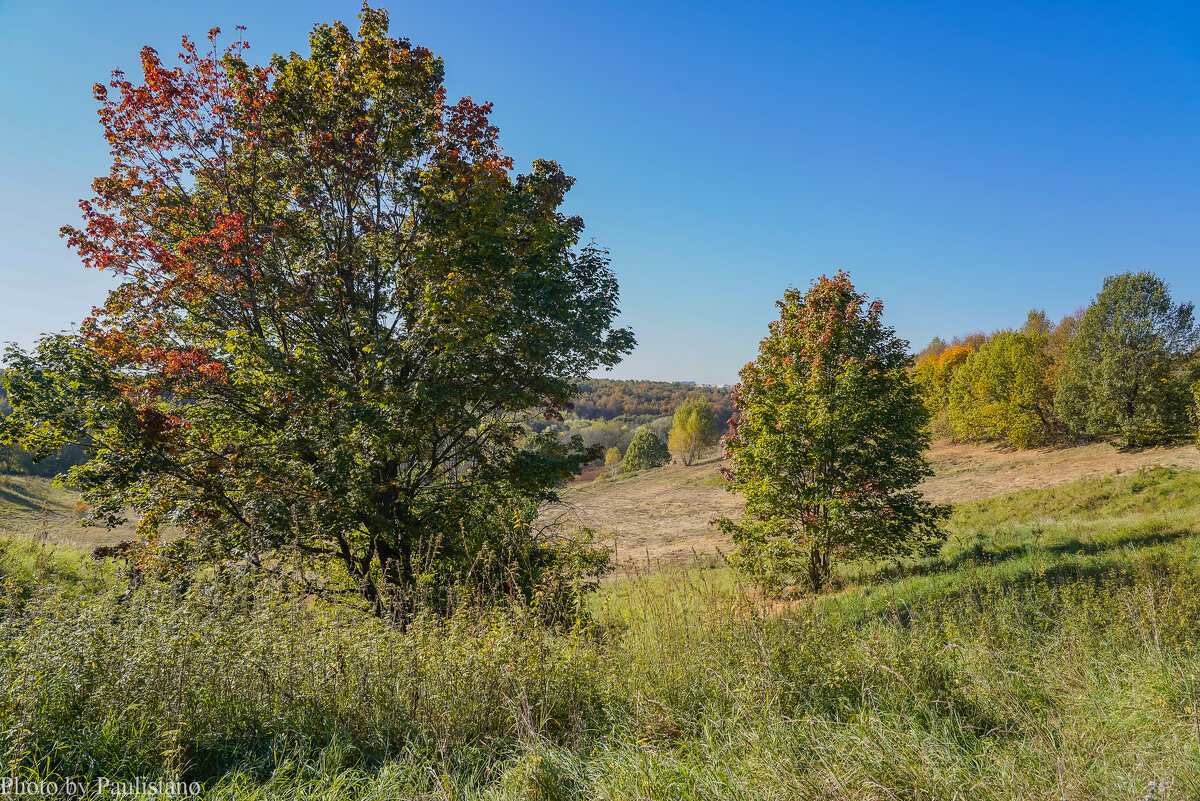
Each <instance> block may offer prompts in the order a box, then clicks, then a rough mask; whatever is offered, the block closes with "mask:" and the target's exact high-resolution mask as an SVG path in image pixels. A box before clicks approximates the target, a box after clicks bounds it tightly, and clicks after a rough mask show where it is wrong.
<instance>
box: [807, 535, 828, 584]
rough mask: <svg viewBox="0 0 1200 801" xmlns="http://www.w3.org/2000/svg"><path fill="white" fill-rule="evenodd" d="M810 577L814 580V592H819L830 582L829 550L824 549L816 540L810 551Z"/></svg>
mask: <svg viewBox="0 0 1200 801" xmlns="http://www.w3.org/2000/svg"><path fill="white" fill-rule="evenodd" d="M808 579H809V581H810V582H812V589H813V592H814V593H819V592H820V591H821V590H823V589H824V588H825V585H826V584H828V583H829V551H826V550H823V549H822V548H821V547H820V546H819V545H817V544H816V543H815V542H814V543H813V545H812V550H810V551H809V552H808Z"/></svg>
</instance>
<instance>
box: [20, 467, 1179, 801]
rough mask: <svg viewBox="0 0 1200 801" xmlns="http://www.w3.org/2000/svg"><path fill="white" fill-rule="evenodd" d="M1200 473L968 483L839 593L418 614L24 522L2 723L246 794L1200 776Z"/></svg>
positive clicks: (643, 794)
mask: <svg viewBox="0 0 1200 801" xmlns="http://www.w3.org/2000/svg"><path fill="white" fill-rule="evenodd" d="M1031 469H1032V468H1031ZM1113 472H1115V471H1113ZM691 475H693V476H696V477H699V480H700V481H703V480H704V479H703V476H704V475H705V473H704V472H703V471H696V472H694V473H693V474H691ZM672 476H674V477H673V478H672ZM686 476H687V474H686V473H683V472H680V473H677V474H672V473H670V472H669V471H667V472H663V473H660V474H659V475H658V476H657V477H655V479H653V480H655V481H663V482H675V486H676V489H679V488H681V487H683V488H686V487H687V486H688V485H687V481H688V480H690V479H688V478H686ZM639 481H641V482H642V483H646V484H648V483H650V481H651V479H632V480H630V481H629V482H626V483H624V485H622V483H621V482H614V483H613V484H611V485H610V487H611V488H612V489H613V490H614V491H621V490H622V487H624V489H625V491H633V490H634V489H635V488H636V487H637V486H638V482H639ZM699 489H704V487H699V488H697V491H698V490H699ZM1198 502H1200V473H1198V472H1195V471H1192V470H1180V469H1167V468H1151V469H1146V470H1141V471H1136V472H1133V473H1129V472H1128V471H1125V470H1123V471H1122V474H1120V475H1109V476H1107V477H1103V478H1092V479H1086V480H1084V481H1079V482H1065V483H1061V484H1059V485H1058V486H1055V487H1047V488H1040V489H1026V490H1020V491H1017V492H1013V493H1007V494H1001V495H996V496H994V497H990V498H982V499H978V500H973V501H966V502H962V503H959V504H958V505H957V506H956V510H955V514H954V518H953V520H952V523H951V529H952V530H951V538H950V540H949V542H948V543H947V544H946V547H945V548H944V549H943V551H942V553H941V554H940V555H939V556H937V557H935V558H931V559H927V560H921V561H914V562H910V563H906V564H901V565H895V564H880V565H871V566H860V567H843V569H842V570H840V571H839V574H838V588H837V590H836V591H835V592H832V593H830V594H827V595H824V596H821V597H819V598H816V599H814V598H811V597H806V596H800V597H782V598H780V597H767V596H763V595H762V594H761V593H760V592H758V590H757V589H756V588H754V587H753V586H748V585H745V584H743V583H742V582H740V581H739V580H738V579H737V578H736V577H735V576H734V575H732V573H731V572H730V571H728V570H727V569H724V568H719V567H718V568H711V569H699V568H692V569H679V568H673V569H665V570H659V571H655V572H652V573H648V574H645V575H639V576H627V577H625V578H621V579H618V580H616V581H613V582H610V583H609V584H607V585H605V586H604V587H603V588H602V590H601V592H600V593H598V594H597V595H596V597H595V598H593V599H592V601H591V604H592V606H593V609H594V618H595V620H594V623H593V624H592V625H590V626H586V627H581V628H579V629H576V630H573V631H568V632H563V631H550V630H546V629H544V628H542V627H541V626H539V625H538V624H537V623H536V622H534V620H532V619H531V618H530V617H529V616H528V615H525V614H523V613H522V612H521V610H519V609H518V610H508V611H503V612H492V613H478V612H477V613H467V612H464V613H463V614H461V615H460V616H458V617H456V618H454V619H453V620H450V621H436V620H422V621H420V622H419V623H418V624H417V625H416V626H415V627H414V629H413V630H412V631H410V632H409V633H407V634H401V633H399V632H397V631H394V630H392V629H389V628H387V627H385V626H382V625H380V624H378V623H377V622H375V621H373V620H368V619H363V618H361V617H359V616H357V615H356V614H355V613H353V612H351V611H350V610H348V609H345V608H341V607H337V606H329V605H325V604H321V603H313V602H311V601H307V600H304V599H300V598H296V597H293V596H290V595H289V594H288V593H287V592H286V591H284V590H280V589H272V588H270V587H267V586H257V587H251V586H248V585H245V584H243V583H241V582H240V581H239V580H238V579H237V578H235V577H227V578H225V579H218V578H216V577H208V578H204V579H200V578H197V579H195V580H193V582H192V583H191V584H190V585H187V586H186V587H185V586H183V585H175V586H173V587H159V586H154V585H150V586H145V587H142V588H136V589H131V588H127V587H124V586H122V585H120V584H119V583H118V582H117V581H116V580H115V579H114V578H112V576H111V575H107V574H102V573H101V574H94V573H89V571H91V570H92V568H91V567H90V566H89V564H87V563H83V562H80V563H78V564H75V565H73V566H71V565H67V566H65V567H63V568H62V578H61V579H58V578H54V577H47V573H46V572H45V571H43V572H41V573H36V571H33V570H32V567H31V565H32V562H31V560H34V559H37V558H39V556H38V554H39V552H38V551H37V549H36V548H32V549H31V548H25V549H24V550H21V549H12V548H11V547H10V549H9V550H8V551H7V552H5V553H4V554H3V555H0V572H2V574H3V580H0V586H3V587H6V588H7V589H6V590H5V592H6V594H5V596H4V598H3V599H0V605H2V607H3V608H4V609H5V610H6V613H5V615H4V616H3V617H2V618H0V620H2V621H3V628H4V631H3V632H2V633H0V634H2V636H3V639H2V640H0V641H3V642H4V643H6V645H5V648H4V649H3V651H0V654H2V657H0V687H3V688H4V690H3V694H0V717H2V719H3V720H4V722H5V724H6V725H4V726H0V751H2V752H3V753H4V754H5V758H6V760H7V761H8V762H9V767H10V769H12V770H24V771H29V772H31V773H32V774H42V775H45V774H50V773H58V774H62V775H77V774H90V775H108V776H147V775H150V776H154V775H163V774H167V775H179V776H182V777H185V778H189V779H196V780H201V781H204V782H206V783H207V786H208V788H209V794H210V796H211V797H217V798H280V799H283V798H327V799H342V798H395V797H400V798H411V797H420V798H456V799H590V798H601V799H629V798H645V799H701V798H703V799H711V798H742V799H783V798H802V799H807V798H825V799H891V798H907V799H950V798H956V797H958V798H968V797H969V798H979V799H1012V798H1068V799H1091V798H1097V799H1109V798H1112V799H1141V798H1146V797H1151V798H1181V799H1183V798H1194V797H1198V796H1200V678H1198V677H1200V650H1198V644H1200V505H1198ZM54 558H55V559H63V558H64V557H63V555H62V554H60V555H59V556H57V557H54ZM33 575H39V576H41V578H39V580H38V581H37V582H36V584H37V586H36V587H35V588H33V589H30V586H29V579H30V576H33ZM61 586H67V587H68V591H64V592H60V591H59V587H61ZM1151 782H1153V783H1154V784H1153V786H1152V785H1151ZM1164 787H1165V788H1167V789H1165V790H1163V789H1162V788H1164ZM1155 793H1157V795H1155Z"/></svg>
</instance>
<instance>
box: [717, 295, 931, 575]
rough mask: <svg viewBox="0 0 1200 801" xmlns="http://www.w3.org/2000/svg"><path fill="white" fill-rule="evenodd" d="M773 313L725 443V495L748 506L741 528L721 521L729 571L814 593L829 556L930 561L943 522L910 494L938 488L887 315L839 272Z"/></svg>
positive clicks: (915, 397) (904, 358) (901, 349)
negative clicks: (931, 479) (803, 582)
mask: <svg viewBox="0 0 1200 801" xmlns="http://www.w3.org/2000/svg"><path fill="white" fill-rule="evenodd" d="M777 305H778V306H779V312H780V313H779V319H778V320H776V321H774V322H772V323H771V324H770V327H769V330H770V333H769V334H768V336H767V338H766V339H764V340H763V341H762V344H761V346H760V349H759V354H758V358H757V359H755V360H754V361H753V362H751V363H750V364H747V365H746V366H745V367H744V368H742V371H741V383H740V384H738V385H737V387H736V388H735V390H734V403H735V405H736V407H737V410H738V414H737V416H736V417H735V418H734V420H733V421H732V430H731V432H730V434H729V435H728V436H727V437H726V438H725V447H726V449H727V451H728V453H729V457H730V465H729V466H728V467H726V468H723V471H724V473H725V477H726V479H727V484H726V488H727V489H730V490H734V491H737V492H741V493H742V494H743V495H744V496H745V497H746V516H745V519H744V520H743V521H742V522H740V523H739V522H735V521H732V520H730V519H728V518H724V519H721V520H719V521H717V522H718V525H719V526H720V527H721V528H722V529H723V530H724V531H727V532H729V533H731V534H732V535H733V537H734V542H735V544H736V545H737V551H736V553H735V555H734V559H735V562H736V563H737V564H738V565H739V566H741V567H742V568H744V569H746V570H748V571H749V572H750V573H752V574H754V575H756V576H759V577H761V578H764V579H768V580H771V581H787V580H788V579H789V577H791V576H797V575H799V576H803V575H807V578H808V581H809V583H810V585H811V587H812V589H813V590H814V591H819V590H820V589H821V588H822V587H824V586H825V585H826V584H827V583H828V581H829V577H830V557H831V556H832V555H834V554H840V555H841V556H843V557H847V558H860V557H881V556H891V557H894V556H901V555H911V554H917V553H928V552H930V551H931V550H933V549H936V547H937V546H938V545H939V544H940V543H941V541H942V539H943V536H944V535H943V534H942V533H941V531H940V530H939V527H938V522H939V521H940V520H942V519H943V518H944V517H945V516H946V514H947V510H946V509H945V508H944V507H938V506H932V505H931V504H929V503H928V502H926V501H924V500H923V499H922V498H921V494H920V493H919V492H918V491H917V490H916V486H917V484H918V483H920V481H921V479H923V478H924V477H926V476H928V475H931V471H930V469H929V466H928V464H926V462H925V458H924V452H925V450H926V449H927V448H928V447H929V434H928V431H927V423H928V419H929V413H928V412H927V411H926V409H925V406H924V404H923V402H922V399H921V396H920V393H919V392H918V390H917V388H916V387H915V386H914V385H913V383H912V381H911V380H910V378H909V368H910V366H911V363H912V360H911V358H910V357H909V356H908V354H907V349H908V343H907V342H905V341H904V340H901V339H898V338H897V337H896V335H895V331H894V330H893V329H891V328H888V327H887V326H885V325H883V322H882V317H883V304H882V303H881V302H879V301H878V300H876V301H874V302H873V303H868V302H867V296H866V295H863V294H861V293H859V292H858V291H856V290H855V288H854V285H853V284H852V283H851V282H850V277H849V275H848V274H846V273H845V272H838V273H837V275H835V276H833V277H832V278H829V277H826V276H821V277H820V278H818V279H817V280H816V281H814V282H813V284H812V286H811V287H810V288H809V290H808V291H807V292H800V291H799V290H796V289H791V290H788V292H787V294H785V295H784V298H783V300H781V301H779V302H778V304H777Z"/></svg>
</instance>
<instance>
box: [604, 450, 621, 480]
mask: <svg viewBox="0 0 1200 801" xmlns="http://www.w3.org/2000/svg"><path fill="white" fill-rule="evenodd" d="M620 466H621V449H620V448H617V447H615V446H614V447H612V448H609V449H608V452H607V453H605V454H604V469H605V470H607V471H609V472H610V473H611V472H613V471H615V470H616V469H617V468H618V467H620Z"/></svg>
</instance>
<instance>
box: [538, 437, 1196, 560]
mask: <svg viewBox="0 0 1200 801" xmlns="http://www.w3.org/2000/svg"><path fill="white" fill-rule="evenodd" d="M929 460H930V464H931V465H932V466H933V469H934V476H933V477H932V478H930V479H929V480H927V481H926V482H925V484H924V485H923V487H922V488H923V489H924V491H925V494H926V497H927V498H929V499H930V500H932V501H934V502H937V503H962V502H965V501H972V500H980V499H983V498H991V497H995V496H997V495H1003V494H1005V493H1007V492H1013V491H1016V490H1023V489H1034V488H1038V487H1053V486H1057V485H1060V484H1069V483H1071V482H1074V481H1080V480H1083V479H1088V478H1099V477H1102V476H1109V475H1113V474H1119V473H1128V472H1132V471H1135V470H1138V469H1139V468H1142V467H1149V466H1154V465H1162V466H1166V467H1180V468H1190V469H1200V450H1197V449H1196V447H1195V446H1194V445H1191V444H1182V445H1177V446H1171V447H1160V448H1145V449H1141V450H1132V451H1119V450H1117V449H1115V448H1113V447H1112V446H1111V445H1106V444H1103V443H1101V444H1095V445H1082V446H1076V447H1065V448H1042V449H1036V450H1027V451H1014V450H1007V449H1003V448H998V447H994V446H986V445H985V446H980V445H953V444H950V443H937V444H935V445H934V447H933V448H932V449H931V450H930V453H929ZM719 465H720V462H719V461H717V460H716V459H708V460H706V461H703V462H701V463H698V464H696V465H693V466H692V467H683V466H680V465H671V466H669V467H663V468H659V469H657V470H647V471H644V472H642V473H639V474H637V475H634V476H630V477H629V478H625V479H619V480H616V481H599V482H589V483H580V484H575V485H572V486H571V487H568V488H567V490H566V491H565V492H564V493H563V501H564V502H563V503H562V504H561V505H559V506H557V507H554V508H552V509H550V510H548V511H547V513H546V516H545V517H544V518H543V520H544V521H550V520H559V521H563V522H566V523H567V524H569V525H580V526H587V527H589V528H592V529H595V530H596V531H597V532H599V533H600V534H601V535H602V537H603V538H604V540H605V541H606V542H608V543H610V544H611V545H612V546H613V547H614V548H615V551H616V556H617V561H618V564H619V565H620V566H621V567H622V568H624V569H626V570H629V569H634V568H637V569H645V568H647V567H651V568H653V567H657V566H661V565H669V564H686V563H689V562H691V561H693V560H695V559H696V558H697V557H700V558H713V557H716V556H717V554H718V552H719V551H720V552H726V553H728V551H729V550H730V549H731V548H732V543H731V542H730V541H729V540H728V538H727V537H725V536H724V535H722V534H721V533H720V532H718V531H717V530H716V529H715V527H713V526H712V525H710V524H709V521H710V520H712V519H713V518H714V517H721V516H725V515H728V516H737V515H739V514H741V511H742V500H741V498H740V497H739V496H737V495H734V494H732V493H729V492H726V491H725V489H724V487H723V486H722V481H721V477H720V474H719V473H718V472H717V468H718V466H719Z"/></svg>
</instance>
